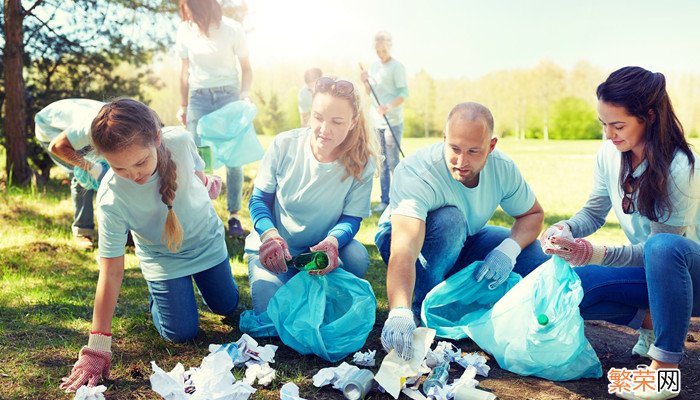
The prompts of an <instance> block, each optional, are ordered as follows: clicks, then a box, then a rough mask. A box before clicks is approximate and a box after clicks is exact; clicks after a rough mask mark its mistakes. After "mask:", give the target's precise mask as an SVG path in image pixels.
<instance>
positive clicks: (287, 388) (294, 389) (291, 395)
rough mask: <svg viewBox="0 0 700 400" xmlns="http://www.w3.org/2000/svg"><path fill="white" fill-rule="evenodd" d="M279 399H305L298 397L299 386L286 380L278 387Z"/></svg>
mask: <svg viewBox="0 0 700 400" xmlns="http://www.w3.org/2000/svg"><path fill="white" fill-rule="evenodd" d="M280 399H281V400H306V399H303V398H301V397H299V386H297V385H296V384H294V382H287V383H285V384H284V385H283V386H282V389H280Z"/></svg>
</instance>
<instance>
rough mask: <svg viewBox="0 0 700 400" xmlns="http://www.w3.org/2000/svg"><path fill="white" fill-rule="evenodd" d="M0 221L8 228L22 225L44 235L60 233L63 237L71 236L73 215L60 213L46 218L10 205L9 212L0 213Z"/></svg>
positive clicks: (32, 211) (34, 211)
mask: <svg viewBox="0 0 700 400" xmlns="http://www.w3.org/2000/svg"><path fill="white" fill-rule="evenodd" d="M0 220H5V221H6V222H5V224H7V225H8V226H11V225H14V226H22V225H24V226H30V227H32V228H33V229H37V230H39V231H42V232H46V233H55V232H61V233H62V234H65V235H71V224H72V223H73V215H71V214H70V213H61V214H59V215H57V216H56V215H52V216H48V215H45V214H42V213H40V212H37V211H36V210H33V209H31V208H23V207H18V206H15V205H10V207H9V212H3V213H0Z"/></svg>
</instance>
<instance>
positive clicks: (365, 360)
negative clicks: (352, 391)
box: [352, 350, 377, 367]
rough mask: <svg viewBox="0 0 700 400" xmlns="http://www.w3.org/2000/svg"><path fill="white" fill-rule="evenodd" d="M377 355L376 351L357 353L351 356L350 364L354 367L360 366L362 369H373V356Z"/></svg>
mask: <svg viewBox="0 0 700 400" xmlns="http://www.w3.org/2000/svg"><path fill="white" fill-rule="evenodd" d="M376 354H377V350H368V351H366V352H364V353H363V352H361V351H358V352H357V353H355V354H354V355H353V356H352V362H353V363H354V364H355V365H360V366H362V367H374V364H375V361H374V356H375V355H376Z"/></svg>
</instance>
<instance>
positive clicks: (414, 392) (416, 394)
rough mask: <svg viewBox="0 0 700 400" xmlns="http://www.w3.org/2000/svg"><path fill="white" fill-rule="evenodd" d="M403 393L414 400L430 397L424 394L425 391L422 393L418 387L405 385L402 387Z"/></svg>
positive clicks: (426, 399)
mask: <svg viewBox="0 0 700 400" xmlns="http://www.w3.org/2000/svg"><path fill="white" fill-rule="evenodd" d="M401 393H403V394H405V395H406V396H408V397H409V398H411V399H413V400H428V398H427V397H425V396H423V393H421V392H420V391H419V390H418V389H411V388H407V387H405V388H403V389H401Z"/></svg>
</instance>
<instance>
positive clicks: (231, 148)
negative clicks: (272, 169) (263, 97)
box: [197, 101, 265, 168]
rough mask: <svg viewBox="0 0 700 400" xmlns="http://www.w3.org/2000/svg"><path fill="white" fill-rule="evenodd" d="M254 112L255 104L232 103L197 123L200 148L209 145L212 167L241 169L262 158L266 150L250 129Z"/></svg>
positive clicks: (253, 130)
mask: <svg viewBox="0 0 700 400" xmlns="http://www.w3.org/2000/svg"><path fill="white" fill-rule="evenodd" d="M256 113H257V109H256V108H255V105H254V104H252V103H249V102H247V101H234V102H232V103H229V104H226V105H225V106H223V107H221V108H220V109H218V110H216V111H214V112H212V113H209V114H207V115H205V116H203V117H202V118H201V119H200V120H199V123H198V124H197V134H198V135H199V136H200V137H201V139H202V145H203V146H211V148H212V150H213V155H214V167H215V168H219V167H220V166H221V165H222V164H223V165H226V166H227V167H240V166H242V165H245V164H248V163H251V162H254V161H258V160H260V159H261V158H262V156H263V154H264V153H265V151H264V150H263V147H262V145H261V144H260V142H259V141H258V138H257V137H256V136H255V128H254V127H253V118H255V114H256Z"/></svg>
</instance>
